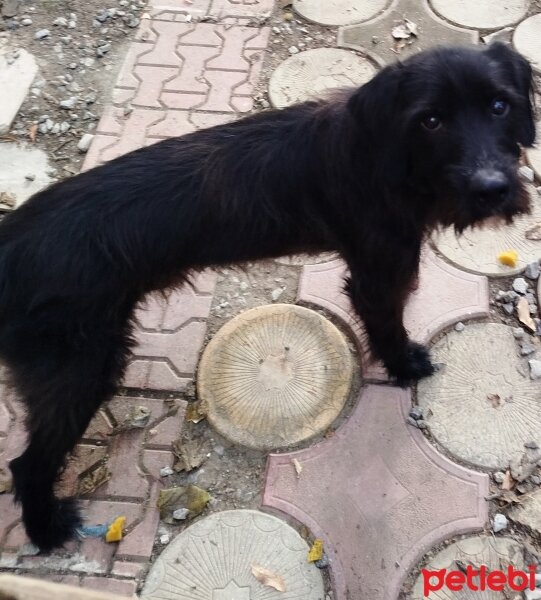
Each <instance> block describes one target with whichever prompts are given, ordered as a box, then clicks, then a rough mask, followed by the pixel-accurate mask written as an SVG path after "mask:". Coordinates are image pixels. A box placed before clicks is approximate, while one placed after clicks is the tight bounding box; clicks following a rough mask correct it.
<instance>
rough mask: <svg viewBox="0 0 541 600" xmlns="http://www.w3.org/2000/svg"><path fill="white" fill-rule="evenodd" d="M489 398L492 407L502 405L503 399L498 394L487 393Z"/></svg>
mask: <svg viewBox="0 0 541 600" xmlns="http://www.w3.org/2000/svg"><path fill="white" fill-rule="evenodd" d="M487 400H488V401H489V402H490V404H491V405H492V408H498V406H500V405H501V403H502V399H501V398H500V397H499V396H498V394H487Z"/></svg>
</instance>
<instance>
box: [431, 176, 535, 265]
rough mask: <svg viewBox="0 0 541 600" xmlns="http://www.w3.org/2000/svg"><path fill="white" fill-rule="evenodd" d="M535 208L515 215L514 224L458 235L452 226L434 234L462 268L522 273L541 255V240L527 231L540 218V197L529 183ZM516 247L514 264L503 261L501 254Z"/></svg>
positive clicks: (437, 244)
mask: <svg viewBox="0 0 541 600" xmlns="http://www.w3.org/2000/svg"><path fill="white" fill-rule="evenodd" d="M529 191H530V195H531V198H532V200H531V207H532V211H531V214H529V215H521V216H519V217H516V218H515V219H514V221H513V223H512V224H511V225H505V226H499V227H490V226H488V225H487V226H486V227H483V228H480V227H477V228H475V229H468V230H466V231H465V232H464V233H463V234H462V235H460V236H459V235H457V234H456V233H455V231H454V229H453V228H452V227H449V228H447V229H445V230H444V231H443V232H442V233H441V234H439V235H435V236H434V243H435V245H436V247H437V248H438V250H439V251H440V252H441V254H443V256H444V257H445V258H446V259H448V260H449V261H450V262H451V263H453V264H454V265H456V266H457V267H459V268H461V269H466V270H468V271H471V272H473V273H482V274H484V275H492V276H495V277H496V276H500V277H505V276H508V275H514V274H516V273H520V271H522V270H523V269H524V268H525V266H526V265H527V264H528V263H529V262H532V261H534V260H538V259H539V258H540V257H541V241H539V240H536V239H531V237H530V234H529V233H528V232H529V231H530V230H531V229H532V228H534V227H535V226H536V225H537V224H538V223H539V222H540V221H541V199H540V196H539V194H538V193H537V192H536V191H535V190H534V189H533V188H532V187H531V186H529ZM506 250H515V251H516V252H517V253H518V260H517V264H516V266H515V267H508V266H506V265H503V264H502V263H501V262H500V261H499V260H498V255H499V254H500V253H501V252H505V251H506Z"/></svg>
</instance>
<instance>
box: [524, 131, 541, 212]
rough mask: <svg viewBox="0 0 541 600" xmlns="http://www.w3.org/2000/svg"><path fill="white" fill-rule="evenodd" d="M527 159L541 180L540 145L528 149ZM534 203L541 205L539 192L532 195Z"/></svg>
mask: <svg viewBox="0 0 541 600" xmlns="http://www.w3.org/2000/svg"><path fill="white" fill-rule="evenodd" d="M536 128H537V131H541V129H540V128H541V123H540V122H538V123H537V124H536ZM526 157H527V159H528V163H529V164H530V166H531V167H532V169H533V170H534V172H535V175H536V177H537V178H538V179H541V147H540V146H539V144H537V145H535V146H534V147H533V148H527V149H526ZM532 196H533V202H535V203H537V204H538V205H539V204H541V196H540V195H539V193H538V192H534V193H532Z"/></svg>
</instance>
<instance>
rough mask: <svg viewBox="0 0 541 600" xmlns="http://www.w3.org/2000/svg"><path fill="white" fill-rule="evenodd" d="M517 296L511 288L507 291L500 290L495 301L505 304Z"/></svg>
mask: <svg viewBox="0 0 541 600" xmlns="http://www.w3.org/2000/svg"><path fill="white" fill-rule="evenodd" d="M517 298H518V294H517V293H516V292H514V291H512V290H509V291H508V292H504V291H503V290H500V291H499V292H498V294H497V296H496V301H497V302H502V303H505V304H507V303H509V302H514V301H515V300H516V299H517Z"/></svg>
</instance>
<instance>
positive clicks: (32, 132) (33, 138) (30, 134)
mask: <svg viewBox="0 0 541 600" xmlns="http://www.w3.org/2000/svg"><path fill="white" fill-rule="evenodd" d="M37 133H38V126H37V124H36V123H34V124H32V125H30V129H29V130H28V137H29V138H30V141H31V142H35V141H36V135H37Z"/></svg>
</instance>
